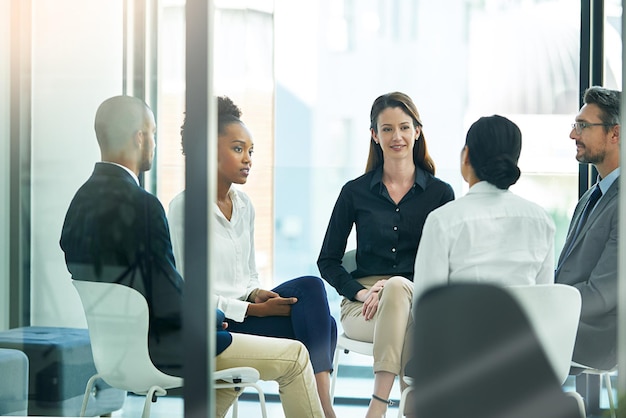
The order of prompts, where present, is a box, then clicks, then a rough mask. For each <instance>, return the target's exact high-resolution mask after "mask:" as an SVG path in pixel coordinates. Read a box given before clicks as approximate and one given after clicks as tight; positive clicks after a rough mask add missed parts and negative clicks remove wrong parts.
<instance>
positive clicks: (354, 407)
mask: <svg viewBox="0 0 626 418" xmlns="http://www.w3.org/2000/svg"><path fill="white" fill-rule="evenodd" d="M372 382H373V380H372V379H364V378H358V379H349V378H341V377H340V380H339V381H338V385H337V397H338V398H339V402H338V404H336V405H335V412H336V413H337V416H338V417H341V418H363V417H364V416H365V411H366V409H367V402H368V396H369V393H370V391H371V389H372V388H371V385H372ZM261 386H262V387H263V390H264V391H265V392H266V393H267V394H276V393H277V386H276V384H275V383H274V382H261ZM564 388H565V390H568V391H569V390H574V388H573V381H571V382H570V381H569V380H568V382H566V385H565V386H564ZM246 393H250V395H249V396H246V395H244V397H245V398H246V399H249V398H253V399H252V400H243V401H240V402H239V417H240V418H255V417H260V416H261V412H260V408H259V403H258V401H256V397H255V396H256V395H255V394H254V391H252V390H249V392H246ZM344 397H355V398H357V399H356V400H353V401H352V402H351V404H349V405H347V404H346V403H345V402H343V403H342V402H341V400H342V399H343V398H344ZM399 397H400V390H399V388H398V385H397V384H396V385H394V390H393V392H392V394H391V398H392V399H396V400H397V399H399ZM269 398H275V397H274V396H270V397H269ZM143 402H144V398H143V397H139V396H133V395H129V396H128V398H127V399H126V402H125V404H124V407H123V409H122V410H120V411H117V412H115V413H113V417H114V418H115V417H116V418H137V417H139V416H141V410H142V408H143ZM601 405H602V407H604V408H608V400H607V398H606V392H604V391H603V394H602V399H601ZM151 411H152V413H151V418H179V417H180V418H183V400H182V399H181V398H178V397H164V398H159V400H158V401H157V403H155V404H152V409H151ZM397 414H398V409H397V404H396V405H394V406H392V407H391V408H390V409H389V412H388V413H387V417H391V418H395V417H396V416H397ZM267 415H268V418H284V414H283V411H282V408H281V406H280V403H278V402H276V401H271V400H270V401H268V402H267ZM227 418H231V413H230V412H229V413H228V415H227Z"/></svg>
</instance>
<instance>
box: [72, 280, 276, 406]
mask: <svg viewBox="0 0 626 418" xmlns="http://www.w3.org/2000/svg"><path fill="white" fill-rule="evenodd" d="M73 284H74V287H76V290H77V291H78V294H79V296H80V299H81V302H82V304H83V309H84V311H85V316H86V318H87V326H88V328H89V337H90V340H91V350H92V353H93V359H94V364H95V367H96V370H97V373H96V374H95V375H93V376H92V377H91V378H90V379H89V381H88V382H87V386H86V389H85V395H84V398H83V405H82V409H81V414H80V416H81V417H82V416H84V415H85V411H86V409H87V403H88V402H89V397H90V395H91V390H92V388H93V384H94V383H95V381H96V380H97V379H103V380H104V381H105V382H106V383H107V384H109V385H110V386H112V387H115V388H118V389H122V390H126V391H129V392H133V393H136V394H139V395H146V401H145V403H144V408H143V413H142V418H148V417H149V416H150V406H151V403H152V402H156V399H157V397H158V396H165V395H166V394H167V389H174V388H179V387H182V386H183V379H182V378H181V377H176V376H170V375H168V374H165V373H163V372H161V371H160V370H159V369H157V368H156V367H155V366H154V364H153V363H152V361H151V360H150V354H149V351H148V304H147V303H146V300H145V298H144V297H143V295H142V294H141V293H139V292H138V291H136V290H135V289H132V288H130V287H128V286H125V285H121V284H115V283H101V282H91V281H80V280H74V281H73ZM214 378H215V379H216V380H219V381H220V382H219V383H217V384H216V388H235V389H236V390H239V388H242V387H248V386H251V387H254V388H256V389H257V390H258V391H259V399H260V401H261V409H262V413H263V417H264V418H265V417H266V412H265V396H264V394H263V391H261V390H260V388H259V387H258V386H257V385H256V382H257V381H258V379H259V373H258V371H257V370H256V369H254V368H251V367H238V368H232V369H227V370H222V371H219V372H216V373H215V374H214ZM236 411H237V406H236V401H235V404H234V410H233V413H234V415H233V417H236Z"/></svg>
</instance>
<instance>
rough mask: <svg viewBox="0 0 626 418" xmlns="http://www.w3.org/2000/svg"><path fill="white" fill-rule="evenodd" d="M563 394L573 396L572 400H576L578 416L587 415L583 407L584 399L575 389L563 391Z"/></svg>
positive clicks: (584, 417)
mask: <svg viewBox="0 0 626 418" xmlns="http://www.w3.org/2000/svg"><path fill="white" fill-rule="evenodd" d="M564 393H565V395H567V396H569V397H572V398H574V400H575V401H576V403H577V404H578V410H579V411H580V416H581V418H586V416H587V412H586V410H585V409H586V408H585V401H583V397H582V396H580V394H579V393H578V392H576V391H574V392H564Z"/></svg>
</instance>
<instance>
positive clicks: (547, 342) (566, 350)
mask: <svg viewBox="0 0 626 418" xmlns="http://www.w3.org/2000/svg"><path fill="white" fill-rule="evenodd" d="M506 289H507V290H508V291H509V293H510V294H511V295H512V296H513V297H514V298H515V299H516V300H517V301H518V302H519V304H520V306H521V307H522V309H523V310H524V312H525V313H526V315H527V316H528V319H529V321H530V324H531V326H532V327H533V330H534V331H535V333H536V334H537V337H538V338H539V341H540V342H541V345H542V348H543V349H544V351H545V353H546V357H547V358H548V360H549V361H550V364H551V365H552V368H553V369H554V373H555V374H556V377H557V378H558V379H559V381H560V382H561V384H563V383H565V380H566V379H567V376H568V375H569V370H570V367H571V364H572V354H573V353H574V344H575V342H576V333H577V331H578V322H579V318H580V310H581V306H582V305H581V304H582V300H581V297H580V292H579V291H578V289H576V288H575V287H573V286H569V285H565V284H559V283H554V284H541V285H519V286H509V287H507V288H506ZM609 384H610V383H609ZM566 394H567V395H568V396H570V397H573V398H574V399H575V400H576V402H577V403H578V406H579V408H580V410H581V414H582V415H583V416H585V405H584V402H583V399H582V397H581V396H580V394H579V393H577V392H566ZM613 418H615V417H614V416H613Z"/></svg>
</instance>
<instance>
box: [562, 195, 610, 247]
mask: <svg viewBox="0 0 626 418" xmlns="http://www.w3.org/2000/svg"><path fill="white" fill-rule="evenodd" d="M600 197H602V190H600V186H598V185H596V186H595V188H594V189H593V192H591V195H590V196H589V199H588V200H587V203H586V204H585V208H584V209H583V213H582V214H581V215H580V218H578V223H577V224H576V229H575V230H574V234H573V236H572V239H571V240H570V242H569V246H568V247H567V252H566V254H567V255H569V253H570V251H571V250H572V246H573V245H574V242H575V241H576V238H578V234H579V233H580V230H581V229H582V227H583V225H585V222H587V218H588V217H589V214H590V213H591V211H592V210H593V208H594V206H595V205H596V203H597V202H598V200H599V199H600Z"/></svg>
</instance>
